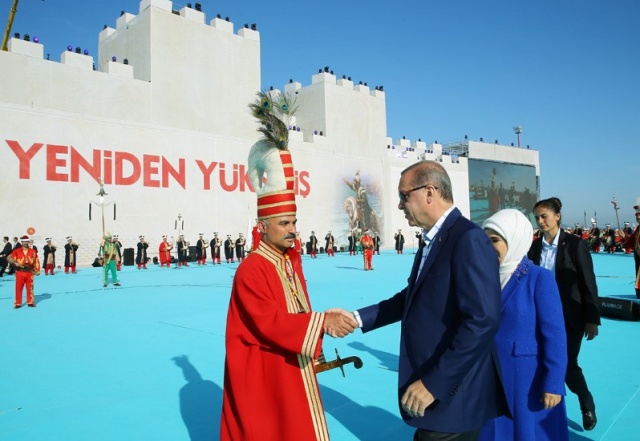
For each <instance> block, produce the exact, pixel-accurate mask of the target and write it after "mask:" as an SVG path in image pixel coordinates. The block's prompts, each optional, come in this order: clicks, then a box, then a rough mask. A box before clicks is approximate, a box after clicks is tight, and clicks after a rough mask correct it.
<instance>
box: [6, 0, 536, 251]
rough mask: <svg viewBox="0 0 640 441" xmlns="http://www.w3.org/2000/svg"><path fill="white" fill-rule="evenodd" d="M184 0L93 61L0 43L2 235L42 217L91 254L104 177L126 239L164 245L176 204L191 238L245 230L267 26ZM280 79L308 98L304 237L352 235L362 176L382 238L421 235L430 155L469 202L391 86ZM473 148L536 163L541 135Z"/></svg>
mask: <svg viewBox="0 0 640 441" xmlns="http://www.w3.org/2000/svg"><path fill="white" fill-rule="evenodd" d="M173 6H174V5H173V3H172V2H170V1H168V0H143V1H141V2H140V8H139V11H138V13H137V15H134V14H132V13H128V12H125V13H124V14H122V15H121V16H120V17H118V18H117V19H116V27H115V28H110V27H106V28H105V29H103V30H102V31H101V32H100V34H99V53H98V56H97V63H95V64H96V65H95V70H94V59H93V57H92V56H90V55H84V54H82V53H76V52H75V51H67V52H64V53H63V54H62V55H61V62H60V63H57V62H53V61H49V60H45V59H43V53H44V50H43V46H42V45H40V44H38V43H34V42H27V41H23V40H18V39H11V40H10V41H9V51H8V52H0V78H1V79H2V83H3V85H9V87H1V88H0V176H2V177H3V185H2V188H1V190H0V212H2V213H12V214H11V216H3V222H2V224H1V226H0V230H2V231H0V235H8V236H14V235H18V236H19V235H22V234H25V233H29V234H30V235H31V236H33V237H34V239H35V240H36V244H38V243H39V241H40V242H42V241H43V240H44V237H48V236H53V237H54V243H57V244H58V245H62V243H63V242H64V237H66V236H69V235H72V236H73V237H74V240H75V241H76V242H78V243H80V245H81V247H80V250H79V257H80V259H81V261H82V263H84V264H86V263H90V262H91V261H92V260H93V258H94V257H95V252H96V250H97V244H98V242H99V240H100V236H101V233H102V227H101V219H100V217H101V211H102V210H101V208H102V207H101V206H100V205H99V199H98V197H97V196H96V193H97V191H98V187H99V186H98V181H99V180H100V179H103V180H104V183H105V189H106V190H107V193H108V195H107V196H106V199H105V200H104V209H105V224H106V228H107V229H108V230H110V231H111V232H112V233H117V234H119V236H120V240H121V241H122V242H123V243H124V246H125V247H133V246H135V243H136V242H137V238H138V236H139V235H141V234H142V235H145V236H146V238H147V240H149V241H150V243H151V248H150V250H151V252H150V254H151V255H154V252H157V251H156V250H157V245H158V244H159V241H160V238H161V236H162V235H163V234H167V235H168V236H170V237H171V236H174V237H177V234H178V230H177V228H176V227H177V223H176V219H177V216H178V215H180V216H181V219H182V220H183V221H184V231H181V232H183V233H184V234H185V237H186V238H187V240H190V241H191V242H192V243H195V241H196V240H197V235H198V233H200V232H202V233H204V234H205V235H206V236H207V237H208V238H210V236H212V234H213V232H214V231H216V232H218V233H219V234H221V235H222V236H223V237H224V236H226V234H232V235H233V236H234V238H235V237H237V235H238V233H240V232H242V233H243V234H247V233H248V229H249V226H250V225H251V224H252V223H253V221H254V218H255V212H256V200H255V194H254V192H253V190H252V188H251V186H250V184H249V181H248V179H247V176H246V161H247V155H248V152H249V149H250V147H251V145H252V144H253V143H254V142H256V140H257V139H258V136H259V134H258V133H257V132H256V130H255V129H256V123H255V121H254V120H253V118H252V117H251V115H250V114H249V112H248V108H247V104H248V103H249V102H250V101H252V100H253V99H254V97H255V94H256V92H257V91H258V90H260V34H259V33H258V32H257V31H255V30H252V29H248V28H240V29H239V30H238V31H237V32H234V24H233V23H232V22H229V21H226V20H225V19H222V18H213V19H211V20H209V21H207V18H206V17H205V15H204V14H203V13H202V12H200V11H196V10H194V9H191V8H183V9H181V10H179V11H178V14H176V13H174V11H173ZM112 57H115V61H114V60H113V59H112ZM125 59H126V61H127V63H126V64H125ZM282 91H283V92H284V93H289V94H292V95H293V96H295V97H296V101H297V104H298V105H299V111H298V113H297V115H296V117H295V119H294V121H292V127H291V130H290V149H291V151H292V156H293V162H294V166H295V170H296V176H295V177H296V183H297V194H298V197H297V202H298V218H299V222H298V226H299V229H300V231H301V232H302V235H303V237H308V236H309V234H310V232H311V230H315V232H316V233H317V235H318V236H320V237H321V238H322V237H324V234H325V233H326V232H327V231H328V230H332V231H333V233H334V235H335V236H336V240H337V242H338V244H339V245H346V243H347V234H348V231H349V228H350V218H349V214H348V213H349V209H350V208H349V207H350V204H351V203H353V201H354V199H355V196H357V193H358V191H360V194H362V191H364V193H366V195H367V197H368V201H369V203H370V206H371V208H372V209H373V210H374V211H375V212H376V213H377V215H376V216H377V219H375V220H374V221H375V222H377V223H376V225H377V226H378V227H377V229H378V230H379V232H380V234H381V236H382V239H383V245H384V246H386V247H390V246H392V245H393V233H394V232H395V231H397V229H398V228H403V229H404V231H405V234H406V235H407V236H408V240H409V241H410V239H411V237H412V236H413V232H412V231H411V229H409V228H408V227H407V225H406V220H405V219H404V216H403V215H402V213H401V212H400V211H399V210H398V209H397V201H398V195H397V183H398V178H399V175H400V172H401V171H402V170H403V169H404V168H406V167H407V166H408V165H410V164H411V163H413V162H415V161H417V160H420V159H432V160H437V161H441V162H442V163H443V165H444V166H445V168H447V170H448V171H449V173H450V175H451V178H452V181H453V186H454V199H455V202H456V205H457V206H458V207H459V208H460V209H461V210H462V212H463V213H465V214H467V215H468V214H469V211H470V204H469V194H468V185H469V182H468V174H469V172H468V162H467V158H466V157H452V156H449V155H446V154H443V146H441V145H439V144H430V145H427V144H426V143H425V142H423V141H421V140H418V141H412V140H409V139H397V140H395V141H393V140H392V139H391V138H390V137H388V134H387V129H386V104H385V93H384V92H383V91H381V90H378V89H374V90H371V89H370V88H369V87H367V86H365V85H362V84H355V85H354V84H353V83H352V82H351V81H349V80H348V79H344V78H340V79H338V78H336V77H335V76H334V75H333V74H332V73H330V72H319V73H317V74H315V75H312V76H311V78H310V83H309V84H307V85H303V84H301V83H298V82H291V83H288V84H286V85H284V86H283V88H282ZM273 93H279V91H278V90H274V92H273ZM476 144H477V145H476ZM469 154H470V157H474V156H476V157H479V158H482V159H488V160H498V161H504V162H514V163H526V164H533V165H535V166H536V170H539V168H538V154H537V152H534V151H524V150H522V149H514V148H508V147H504V146H497V145H496V146H493V145H487V144H484V143H475V144H473V143H469ZM354 188H361V190H358V191H355V190H354ZM90 206H91V220H89V207H90ZM114 206H115V207H117V209H116V210H115V211H116V216H115V220H114V215H113V211H114ZM409 243H411V242H409ZM41 245H42V243H40V246H41Z"/></svg>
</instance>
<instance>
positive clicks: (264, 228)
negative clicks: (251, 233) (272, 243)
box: [258, 220, 267, 234]
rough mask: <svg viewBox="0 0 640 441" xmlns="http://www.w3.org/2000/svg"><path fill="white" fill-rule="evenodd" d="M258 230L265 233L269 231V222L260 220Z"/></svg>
mask: <svg viewBox="0 0 640 441" xmlns="http://www.w3.org/2000/svg"><path fill="white" fill-rule="evenodd" d="M258 231H259V232H260V233H263V234H264V233H266V232H267V223H266V222H265V221H263V220H260V221H258Z"/></svg>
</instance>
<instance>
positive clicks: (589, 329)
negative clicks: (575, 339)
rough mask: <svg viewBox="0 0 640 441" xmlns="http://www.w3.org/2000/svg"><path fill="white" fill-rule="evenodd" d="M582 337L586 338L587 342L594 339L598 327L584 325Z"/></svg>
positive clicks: (592, 324) (588, 324)
mask: <svg viewBox="0 0 640 441" xmlns="http://www.w3.org/2000/svg"><path fill="white" fill-rule="evenodd" d="M584 336H585V337H587V340H593V339H594V338H596V337H597V336H598V325H596V324H595V323H585V324H584Z"/></svg>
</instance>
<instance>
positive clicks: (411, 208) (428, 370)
mask: <svg viewBox="0 0 640 441" xmlns="http://www.w3.org/2000/svg"><path fill="white" fill-rule="evenodd" d="M398 192H399V195H400V203H399V204H398V208H399V209H400V210H403V211H404V213H405V217H406V219H407V221H408V222H409V225H410V226H412V227H413V226H415V227H421V228H423V229H424V231H425V233H424V236H425V237H424V239H425V243H426V244H425V245H424V246H422V247H420V249H419V251H418V253H417V254H416V258H415V261H414V263H413V268H412V270H411V275H410V276H409V280H408V284H407V287H406V288H404V289H403V290H402V291H400V292H399V293H397V294H396V295H394V296H393V297H391V298H389V299H388V300H384V301H382V302H380V303H378V304H375V305H371V306H368V307H366V308H363V309H360V310H358V311H355V312H354V316H355V317H356V320H358V322H359V324H360V326H361V328H362V331H363V332H369V331H372V330H374V329H377V328H379V327H382V326H385V325H388V324H391V323H395V322H397V321H401V322H402V329H401V337H400V367H399V378H398V386H399V389H398V398H399V401H400V408H401V410H400V412H401V414H402V418H403V420H404V421H405V422H406V423H407V424H409V425H410V426H413V427H416V433H415V436H414V440H465V441H466V440H475V439H477V438H478V435H479V432H480V429H481V428H482V427H483V425H484V423H485V422H486V421H488V420H490V419H492V418H495V417H497V416H500V415H508V414H509V410H508V405H507V404H506V403H507V402H506V398H505V394H504V389H503V387H502V379H501V374H500V367H499V362H498V357H497V353H496V351H495V344H494V336H495V334H496V332H497V331H498V328H499V325H500V309H501V300H500V279H499V273H498V259H496V253H495V250H494V249H493V247H492V245H491V243H490V241H489V239H488V238H487V235H486V234H485V233H484V232H483V231H482V229H481V228H480V227H478V226H477V225H475V224H473V223H472V222H471V221H469V220H468V219H466V218H464V217H463V216H462V214H461V213H460V211H458V209H457V208H455V207H454V205H453V194H452V187H451V180H450V178H449V175H448V174H447V172H446V170H445V169H444V167H442V165H440V164H439V163H437V162H432V161H422V162H419V163H416V164H413V165H411V166H410V167H408V168H407V169H405V170H404V171H403V172H402V175H401V177H400V183H399V184H398Z"/></svg>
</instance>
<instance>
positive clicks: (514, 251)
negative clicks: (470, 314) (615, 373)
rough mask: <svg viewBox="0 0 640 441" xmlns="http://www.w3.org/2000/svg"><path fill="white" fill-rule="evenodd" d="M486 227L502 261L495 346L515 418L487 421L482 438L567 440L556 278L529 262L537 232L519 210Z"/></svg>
mask: <svg viewBox="0 0 640 441" xmlns="http://www.w3.org/2000/svg"><path fill="white" fill-rule="evenodd" d="M482 228H483V229H484V230H485V232H486V233H487V235H488V236H489V238H490V239H491V242H492V243H493V246H494V248H495V249H496V252H497V254H498V260H499V261H500V282H501V285H502V317H501V322H500V330H499V331H498V333H497V334H496V345H497V348H498V355H499V358H500V365H501V368H502V375H503V383H504V388H505V392H506V394H507V400H508V401H509V407H510V409H511V413H512V415H513V419H509V418H507V417H504V416H503V417H499V418H496V419H494V420H491V421H489V422H488V423H487V425H486V426H485V427H484V428H483V429H482V432H481V435H480V439H481V440H483V441H484V440H500V441H505V440H517V441H529V440H536V441H538V440H554V441H556V440H557V441H565V440H568V439H569V431H568V423H567V412H566V408H565V404H564V400H563V399H562V396H563V395H565V388H564V377H565V373H566V368H567V348H566V335H565V331H564V319H563V315H562V304H561V302H560V294H559V293H558V287H557V284H556V282H555V279H554V276H553V274H552V273H551V271H549V270H546V269H544V268H541V267H538V266H536V265H534V264H533V262H531V261H530V260H529V259H528V258H527V257H526V256H527V252H528V251H529V247H530V246H531V241H532V238H533V227H532V226H531V222H529V220H528V219H527V218H526V217H525V216H524V215H523V214H522V213H520V212H519V211H518V210H512V209H506V210H501V211H499V212H497V213H496V214H494V215H493V216H491V217H490V218H489V219H487V220H486V221H485V222H484V223H483V224H482Z"/></svg>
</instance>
